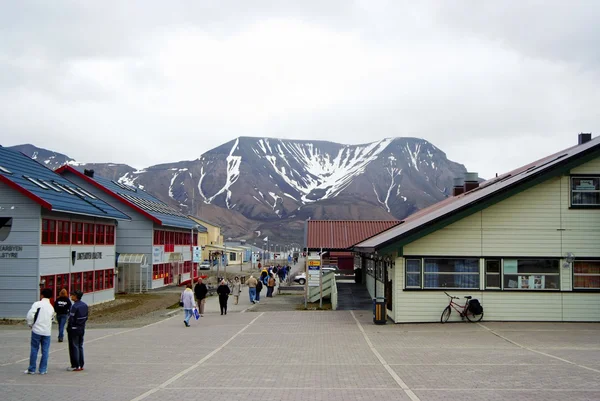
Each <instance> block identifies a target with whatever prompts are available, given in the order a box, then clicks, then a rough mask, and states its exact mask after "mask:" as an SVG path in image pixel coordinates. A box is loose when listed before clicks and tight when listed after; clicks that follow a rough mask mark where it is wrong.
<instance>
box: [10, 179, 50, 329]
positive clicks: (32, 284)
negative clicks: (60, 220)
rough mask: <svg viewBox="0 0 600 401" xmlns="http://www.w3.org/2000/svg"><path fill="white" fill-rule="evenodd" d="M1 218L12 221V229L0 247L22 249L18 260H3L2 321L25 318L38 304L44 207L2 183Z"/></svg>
mask: <svg viewBox="0 0 600 401" xmlns="http://www.w3.org/2000/svg"><path fill="white" fill-rule="evenodd" d="M0 208H1V209H0V217H12V219H13V221H12V228H11V230H10V233H9V234H8V237H7V238H6V239H5V240H4V241H0V245H2V246H5V245H17V246H22V247H23V250H22V251H19V252H18V257H17V258H10V259H8V258H3V259H0V265H1V266H2V268H1V269H0V318H24V317H25V314H26V313H27V311H28V310H29V308H30V307H31V304H32V303H33V302H35V301H38V300H39V269H38V257H39V244H40V238H41V236H40V228H41V220H40V215H41V206H40V205H38V204H37V203H35V202H34V201H32V200H31V199H29V198H27V197H26V196H24V195H22V194H21V193H19V192H17V191H15V190H14V189H12V188H10V187H8V186H7V185H6V184H4V183H0Z"/></svg>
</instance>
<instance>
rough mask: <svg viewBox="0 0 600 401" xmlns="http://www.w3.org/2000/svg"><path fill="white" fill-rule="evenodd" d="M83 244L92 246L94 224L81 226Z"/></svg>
mask: <svg viewBox="0 0 600 401" xmlns="http://www.w3.org/2000/svg"><path fill="white" fill-rule="evenodd" d="M83 236H84V237H83V242H84V243H85V244H86V245H94V224H93V223H84V224H83Z"/></svg>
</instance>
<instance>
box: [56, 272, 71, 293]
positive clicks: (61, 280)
mask: <svg viewBox="0 0 600 401" xmlns="http://www.w3.org/2000/svg"><path fill="white" fill-rule="evenodd" d="M63 288H64V289H65V290H67V291H69V273H65V274H57V275H56V294H58V293H59V292H60V290H62V289H63Z"/></svg>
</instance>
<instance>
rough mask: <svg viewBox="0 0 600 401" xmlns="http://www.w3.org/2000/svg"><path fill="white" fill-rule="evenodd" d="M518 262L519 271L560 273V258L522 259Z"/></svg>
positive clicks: (525, 272)
mask: <svg viewBox="0 0 600 401" xmlns="http://www.w3.org/2000/svg"><path fill="white" fill-rule="evenodd" d="M517 263H518V272H519V273H524V274H527V273H555V274H558V273H559V260H558V259H521V260H519V261H518V262H517Z"/></svg>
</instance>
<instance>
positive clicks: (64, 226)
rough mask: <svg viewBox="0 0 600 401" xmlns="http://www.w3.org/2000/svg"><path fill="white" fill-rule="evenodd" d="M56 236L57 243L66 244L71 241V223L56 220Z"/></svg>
mask: <svg viewBox="0 0 600 401" xmlns="http://www.w3.org/2000/svg"><path fill="white" fill-rule="evenodd" d="M57 226H58V237H57V242H58V243H59V244H63V245H68V244H70V243H71V223H70V222H68V221H58V222H57Z"/></svg>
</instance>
